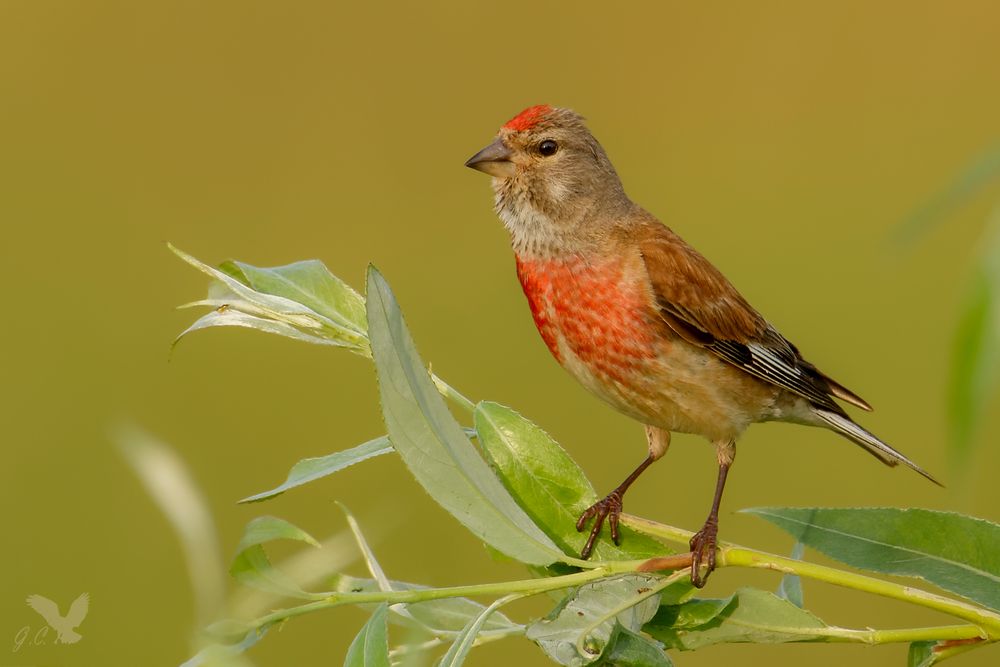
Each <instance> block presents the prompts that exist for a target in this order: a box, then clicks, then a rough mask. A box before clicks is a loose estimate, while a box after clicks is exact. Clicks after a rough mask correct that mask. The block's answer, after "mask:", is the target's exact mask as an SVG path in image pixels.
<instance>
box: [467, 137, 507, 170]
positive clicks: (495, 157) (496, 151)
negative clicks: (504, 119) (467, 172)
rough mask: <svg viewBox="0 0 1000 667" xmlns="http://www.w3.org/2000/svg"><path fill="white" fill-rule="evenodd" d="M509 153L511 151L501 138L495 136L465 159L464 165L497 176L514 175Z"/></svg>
mask: <svg viewBox="0 0 1000 667" xmlns="http://www.w3.org/2000/svg"><path fill="white" fill-rule="evenodd" d="M511 155H512V153H511V152H510V149H509V148H507V146H506V145H505V144H504V143H503V139H501V138H500V137H497V139H496V141H494V142H493V143H492V144H490V145H489V146H487V147H486V148H484V149H483V150H481V151H479V152H478V153H476V154H475V155H473V156H472V157H470V158H469V159H468V160H466V161H465V166H466V167H472V168H473V169H476V170H478V171H481V172H483V173H484V174H489V175H490V176H495V177H497V178H509V177H511V176H513V175H514V163H513V162H511V160H510V157H511Z"/></svg>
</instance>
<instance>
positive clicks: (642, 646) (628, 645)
mask: <svg viewBox="0 0 1000 667" xmlns="http://www.w3.org/2000/svg"><path fill="white" fill-rule="evenodd" d="M613 642H614V643H613V644H612V645H611V648H610V649H609V650H608V651H606V652H605V654H604V657H603V658H601V662H600V664H601V665H606V666H607V667H673V664H674V663H673V662H672V661H671V660H670V657H669V656H668V655H667V654H666V653H665V652H664V651H663V644H661V643H660V642H658V641H656V640H655V639H650V638H649V637H646V636H645V635H641V634H639V633H638V632H632V631H631V630H626V629H625V628H623V627H621V626H618V632H617V633H616V634H615V636H614V638H613Z"/></svg>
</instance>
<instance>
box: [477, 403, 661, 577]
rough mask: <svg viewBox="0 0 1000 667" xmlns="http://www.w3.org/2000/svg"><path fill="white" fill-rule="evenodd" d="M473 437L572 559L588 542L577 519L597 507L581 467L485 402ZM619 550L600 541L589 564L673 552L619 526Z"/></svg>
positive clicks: (523, 422)
mask: <svg viewBox="0 0 1000 667" xmlns="http://www.w3.org/2000/svg"><path fill="white" fill-rule="evenodd" d="M474 418H475V424H476V432H477V433H478V435H479V442H480V444H481V445H482V448H483V452H484V453H485V455H486V458H487V460H488V461H489V462H490V464H491V465H492V466H493V468H494V470H496V472H497V474H498V475H499V476H500V479H501V480H502V481H503V483H504V486H506V487H507V490H508V491H510V493H511V495H512V496H514V499H515V500H516V501H517V503H518V505H520V506H521V507H523V508H524V509H525V512H527V513H528V515H529V516H530V517H531V518H532V520H534V521H535V523H537V524H538V525H539V526H540V527H541V528H542V530H544V531H545V532H546V534H547V535H548V536H549V537H551V538H552V540H553V541H554V542H555V543H556V544H558V545H559V547H560V548H561V549H562V550H563V551H564V552H566V553H568V554H572V555H576V554H579V553H580V550H581V549H583V545H584V544H585V543H586V541H587V535H586V533H580V532H578V531H577V530H576V520H577V518H579V516H580V514H582V513H583V511H584V510H586V509H587V508H588V507H590V506H591V505H592V504H594V503H595V502H597V494H596V493H594V488H593V487H592V486H591V485H590V482H589V481H588V480H587V478H586V477H585V476H584V474H583V471H582V470H580V467H579V466H578V465H577V464H576V462H574V461H573V459H571V458H570V457H569V455H568V454H567V453H566V451H565V450H564V449H563V448H562V447H560V446H559V444H558V443H556V441H555V440H553V439H552V438H551V437H550V436H549V434H548V433H546V432H545V431H543V430H542V429H541V428H539V427H538V426H536V425H535V424H534V423H532V422H530V421H528V420H527V419H525V418H524V417H522V416H521V415H520V414H518V413H517V412H515V411H514V410H512V409H510V408H508V407H505V406H503V405H500V404H498V403H491V402H488V401H484V402H482V403H480V404H479V405H477V406H476V409H475V412H474ZM621 531H622V546H620V547H618V546H615V544H614V543H613V542H612V541H611V540H610V539H606V540H604V539H602V540H598V542H597V545H596V547H595V548H594V555H593V556H592V558H593V560H595V561H599V560H633V559H635V560H637V559H641V558H650V557H653V556H662V555H665V554H669V553H671V551H670V549H668V548H667V547H666V546H664V545H663V544H661V543H660V542H657V541H656V540H654V539H653V538H651V537H648V536H646V535H643V534H641V533H638V532H636V531H634V530H632V529H631V528H629V527H627V526H622V528H621Z"/></svg>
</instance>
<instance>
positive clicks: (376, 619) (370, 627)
mask: <svg viewBox="0 0 1000 667" xmlns="http://www.w3.org/2000/svg"><path fill="white" fill-rule="evenodd" d="M388 613H389V608H388V606H387V605H386V604H385V603H384V602H383V603H382V604H380V605H379V606H378V607H377V608H376V609H375V613H374V614H372V617H371V618H369V619H368V622H367V623H365V625H364V627H363V628H361V631H360V632H359V633H358V634H357V636H356V637H355V638H354V641H352V642H351V646H350V648H348V649H347V657H346V658H345V659H344V667H389V629H388V627H387V623H386V616H387V615H388Z"/></svg>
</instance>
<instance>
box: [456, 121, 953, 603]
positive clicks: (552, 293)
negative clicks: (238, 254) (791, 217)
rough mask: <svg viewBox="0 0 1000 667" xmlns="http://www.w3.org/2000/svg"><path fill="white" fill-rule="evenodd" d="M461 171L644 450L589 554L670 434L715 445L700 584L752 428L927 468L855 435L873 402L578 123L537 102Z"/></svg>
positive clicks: (554, 342) (533, 304) (583, 521)
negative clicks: (816, 355) (632, 194)
mask: <svg viewBox="0 0 1000 667" xmlns="http://www.w3.org/2000/svg"><path fill="white" fill-rule="evenodd" d="M465 166H467V167H471V168H472V169H475V170H478V171H481V172H484V173H485V174H488V175H489V176H491V177H492V188H493V192H494V205H495V210H496V213H497V215H498V217H499V218H500V220H501V222H502V223H503V225H504V227H506V229H507V231H508V232H509V235H510V241H511V247H512V249H513V251H514V259H515V265H516V269H517V277H518V279H519V281H520V283H521V287H522V289H523V291H524V295H525V297H526V298H527V301H528V306H529V307H530V310H531V314H532V317H533V319H534V323H535V325H536V327H537V329H538V331H539V333H540V334H541V337H542V340H543V341H544V342H545V345H546V346H547V347H548V349H549V351H550V352H551V353H552V355H553V356H554V357H555V359H556V360H557V361H558V362H559V363H560V365H562V367H563V368H564V369H566V370H567V371H568V372H569V373H570V375H572V376H573V377H574V378H575V379H576V380H578V381H579V382H580V383H581V384H582V385H583V386H584V387H586V388H587V389H588V390H590V391H591V392H593V393H594V394H596V395H597V396H598V397H599V398H600V399H602V400H603V401H605V402H606V403H608V404H610V405H611V406H612V407H613V408H615V409H617V410H618V411H619V412H621V413H623V414H625V415H627V416H629V417H631V418H633V419H635V420H637V421H638V422H640V423H641V424H643V425H644V427H645V432H646V440H647V446H648V454H647V456H646V458H645V459H644V460H643V461H642V463H640V464H639V466H638V467H637V468H636V469H635V470H634V471H633V472H632V473H631V474H630V475H628V477H626V478H625V480H624V481H623V482H622V483H621V484H620V485H618V486H617V487H616V488H615V489H614V490H613V491H611V493H609V494H608V495H607V496H605V497H604V498H603V499H601V500H599V501H598V502H597V503H595V504H594V505H592V506H591V507H589V508H588V509H587V510H586V511H584V512H583V513H582V514H581V515H580V517H579V519H578V521H577V523H576V528H577V530H578V531H581V532H582V531H583V530H585V529H586V526H587V525H588V524H589V523H590V522H591V521H592V522H593V523H592V527H591V530H590V534H589V537H588V539H587V541H586V544H585V545H584V547H583V550H582V552H581V554H580V556H581V558H583V559H587V558H589V556H590V554H591V552H592V551H593V548H594V544H595V541H596V540H597V539H598V536H599V534H600V532H601V530H602V526H603V525H604V523H605V520H607V523H608V525H609V527H610V532H611V538H612V540H613V541H614V542H615V543H616V544H619V543H620V541H621V538H620V534H619V529H618V524H619V517H620V514H621V512H622V499H623V497H624V495H625V492H626V491H627V490H628V488H629V487H630V486H631V485H632V484H633V483H634V482H635V480H636V479H637V478H638V477H639V476H640V475H641V474H642V473H643V471H645V470H646V469H647V468H648V467H649V466H650V465H651V464H652V463H654V462H655V461H657V460H658V459H660V458H661V457H662V456H663V455H664V454H665V453H666V451H667V449H668V447H669V446H670V440H671V433H689V434H696V435H699V436H702V437H704V438H706V439H708V441H709V442H710V443H711V444H713V445H714V446H715V454H716V459H717V463H718V476H717V481H716V487H715V493H714V496H713V499H712V505H711V508H710V510H709V514H708V517H707V518H706V520H705V523H704V525H703V526H702V528H701V529H700V530H699V531H698V532H696V533H695V534H694V536H693V537H692V538H691V540H690V544H689V547H690V550H691V583H692V584H693V585H694V586H696V587H698V588H701V587H702V586H704V585H705V582H706V580H707V578H708V576H709V575H710V574H711V572H712V571H713V570H714V569H715V559H716V548H717V543H718V521H719V506H720V503H721V500H722V495H723V490H724V488H725V484H726V478H727V475H728V473H729V470H730V467H731V466H732V464H733V460H734V457H735V454H736V442H737V440H738V439H739V437H740V436H741V435H742V434H743V432H744V431H745V430H746V429H747V427H748V426H749V425H750V424H753V423H758V422H767V421H781V422H791V423H795V424H802V425H807V426H816V427H823V428H826V429H829V430H832V431H834V432H836V433H838V434H839V435H841V436H843V437H845V438H847V439H848V440H850V441H851V442H853V443H855V444H857V445H860V446H861V447H862V448H863V449H864V450H865V451H867V452H868V453H870V454H872V455H873V456H875V458H877V459H878V460H879V461H881V462H882V463H884V464H886V465H888V466H895V465H897V464H899V463H903V464H905V465H907V466H909V467H910V468H912V469H913V470H915V471H916V472H918V473H920V474H921V475H923V476H924V477H926V478H927V479H929V480H930V481H932V482H934V483H935V484H939V485H940V483H939V482H938V481H937V480H936V479H934V477H932V476H931V475H930V474H929V473H928V472H927V471H925V470H924V469H923V468H921V467H920V466H918V465H917V464H916V463H914V462H913V461H911V460H910V459H909V458H907V457H906V456H904V455H903V454H902V453H900V452H899V451H897V450H896V449H893V448H892V447H890V446H889V445H888V444H886V443H885V442H883V441H882V440H881V439H879V438H878V437H876V436H875V435H873V434H872V433H870V432H869V431H868V430H866V429H865V428H863V427H862V426H860V425H858V424H857V423H856V422H855V421H854V420H853V419H852V418H851V417H850V416H849V415H848V414H847V412H846V411H845V410H844V408H843V407H842V406H841V405H840V403H838V401H843V402H844V403H847V404H850V405H853V406H855V407H857V408H860V409H862V410H866V411H871V409H872V407H871V405H869V404H868V403H867V402H866V401H865V400H864V399H862V398H861V397H860V396H858V395H857V394H855V393H854V392H852V391H850V390H849V389H847V388H846V387H845V386H844V385H842V384H840V383H838V382H837V381H835V380H833V379H832V378H831V377H830V376H828V375H826V374H824V373H822V372H821V371H820V370H819V369H818V368H816V366H814V365H813V364H811V363H809V362H808V361H806V360H805V359H804V358H803V356H802V354H801V353H800V352H799V349H798V348H797V347H796V346H795V345H793V344H792V343H791V342H789V341H788V339H786V338H785V337H784V336H782V335H781V334H780V333H779V332H778V330H777V329H776V328H775V327H774V326H772V325H771V324H770V323H769V322H768V320H767V319H765V318H764V316H763V315H761V314H760V313H759V312H758V311H757V310H756V309H754V308H753V307H752V306H751V305H750V303H749V302H748V301H747V300H746V299H745V298H744V297H743V296H742V295H741V294H740V292H739V291H737V289H736V288H735V287H734V286H733V284H732V283H731V282H730V281H729V280H728V279H727V278H726V277H725V276H723V274H722V273H721V272H720V271H719V269H717V268H716V267H715V266H714V265H713V264H712V263H711V262H710V261H709V260H708V259H706V258H705V257H704V256H703V255H702V254H701V253H699V252H698V251H697V250H695V249H694V248H693V247H691V246H690V245H689V244H688V243H686V242H685V241H684V240H683V239H682V238H681V237H680V236H678V235H677V234H676V233H675V232H674V231H673V230H672V229H670V228H669V227H667V226H666V225H664V224H663V223H662V222H661V221H660V220H659V219H657V218H656V217H655V216H653V215H652V214H651V213H649V212H647V211H646V210H645V209H643V208H642V207H640V206H639V205H638V204H636V203H634V202H633V201H632V200H631V199H629V197H628V196H627V195H626V193H625V189H624V187H623V186H622V182H621V179H620V178H619V177H618V174H617V172H616V171H615V168H614V167H613V166H612V164H611V161H610V159H609V158H608V156H607V153H606V152H605V151H604V148H602V146H601V144H600V143H598V141H597V139H595V138H594V136H593V135H592V134H591V132H590V131H589V130H588V128H587V126H586V124H585V122H584V119H583V117H582V116H580V115H579V114H577V113H576V112H574V111H572V110H571V109H568V108H562V107H554V106H550V105H544V104H543V105H536V106H531V107H528V108H527V109H525V110H523V111H522V112H520V113H519V114H517V115H516V116H514V117H513V118H512V119H511V120H509V121H507V122H506V123H505V124H504V125H503V126H502V127H501V128H500V130H499V131H498V133H497V134H496V137H495V138H494V140H493V142H492V143H490V144H489V145H488V146H486V147H485V148H483V149H482V150H480V151H479V152H477V153H476V154H475V155H473V156H472V157H471V158H469V159H468V160H467V161H466V163H465Z"/></svg>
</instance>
